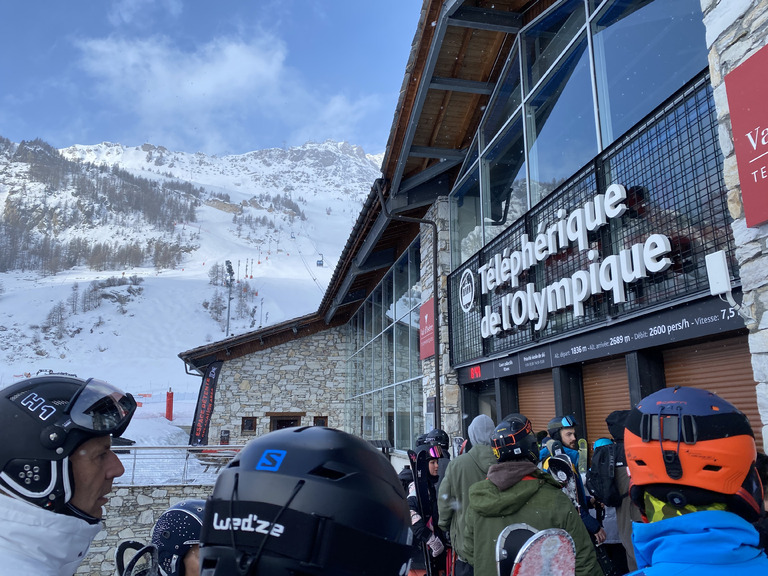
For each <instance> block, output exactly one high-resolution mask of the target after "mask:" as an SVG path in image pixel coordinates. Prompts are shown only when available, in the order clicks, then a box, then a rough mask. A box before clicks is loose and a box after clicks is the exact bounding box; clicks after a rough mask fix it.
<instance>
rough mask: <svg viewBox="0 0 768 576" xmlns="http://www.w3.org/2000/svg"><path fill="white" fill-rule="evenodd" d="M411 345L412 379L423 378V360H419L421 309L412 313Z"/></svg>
mask: <svg viewBox="0 0 768 576" xmlns="http://www.w3.org/2000/svg"><path fill="white" fill-rule="evenodd" d="M410 332H411V339H410V340H411V345H410V347H409V350H410V355H411V378H415V377H416V376H421V375H422V371H421V360H420V359H419V309H418V308H416V309H414V310H412V311H411V326H410Z"/></svg>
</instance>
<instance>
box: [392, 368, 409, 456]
mask: <svg viewBox="0 0 768 576" xmlns="http://www.w3.org/2000/svg"><path fill="white" fill-rule="evenodd" d="M394 446H395V448H397V449H398V450H408V449H410V448H411V384H410V383H409V382H405V383H403V384H398V385H397V386H395V442H394Z"/></svg>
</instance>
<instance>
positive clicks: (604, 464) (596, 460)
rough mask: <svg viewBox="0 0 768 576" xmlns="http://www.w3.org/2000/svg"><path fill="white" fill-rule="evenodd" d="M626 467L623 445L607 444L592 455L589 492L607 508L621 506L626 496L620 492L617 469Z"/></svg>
mask: <svg viewBox="0 0 768 576" xmlns="http://www.w3.org/2000/svg"><path fill="white" fill-rule="evenodd" d="M619 466H626V463H625V461H624V445H623V444H616V443H614V444H606V445H604V446H600V447H599V448H597V449H596V450H595V452H594V454H593V455H592V465H591V466H590V467H589V470H587V490H589V492H590V493H591V494H592V495H593V496H594V497H595V499H597V500H598V501H599V502H602V503H603V504H605V505H606V506H612V507H616V506H618V505H619V504H621V501H622V500H623V498H624V496H626V494H621V493H620V492H619V485H618V484H617V482H616V479H615V475H616V468H617V467H619Z"/></svg>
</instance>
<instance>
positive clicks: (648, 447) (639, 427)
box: [624, 387, 768, 576]
mask: <svg viewBox="0 0 768 576" xmlns="http://www.w3.org/2000/svg"><path fill="white" fill-rule="evenodd" d="M624 447H625V451H626V457H627V465H628V467H629V472H630V498H631V499H632V501H633V503H634V504H636V505H637V506H638V507H639V508H640V511H641V512H642V515H643V523H640V522H635V523H633V526H632V528H633V534H632V540H633V543H634V547H635V558H636V560H637V565H638V570H637V571H636V572H632V574H633V575H635V576H660V575H665V574H676V575H677V574H691V575H693V574H695V575H696V576H707V575H714V574H718V575H721V574H728V575H729V576H738V575H740V574H749V575H755V574H768V557H767V556H766V555H765V552H763V551H762V550H761V549H760V548H759V546H758V544H759V539H760V538H759V535H758V533H757V530H755V528H754V527H753V525H752V524H751V522H754V521H755V520H756V519H757V518H758V517H759V516H760V514H761V513H762V512H763V506H764V505H763V487H762V484H761V483H760V478H759V476H758V473H757V470H756V467H755V460H756V458H757V451H756V448H755V438H754V435H753V433H752V428H751V427H750V425H749V420H747V417H746V416H745V415H744V414H742V413H741V412H740V411H739V410H737V409H736V408H735V407H734V406H733V405H732V404H730V403H728V402H726V401H725V400H723V399H722V398H720V397H719V396H717V395H716V394H714V393H712V392H708V391H706V390H700V389H697V388H686V387H675V388H666V389H664V390H660V391H658V392H655V393H653V394H651V395H649V396H647V397H646V398H643V399H642V400H641V401H640V403H639V404H638V405H637V407H635V408H634V409H632V411H631V412H630V414H629V416H628V418H627V421H626V429H625V433H624Z"/></svg>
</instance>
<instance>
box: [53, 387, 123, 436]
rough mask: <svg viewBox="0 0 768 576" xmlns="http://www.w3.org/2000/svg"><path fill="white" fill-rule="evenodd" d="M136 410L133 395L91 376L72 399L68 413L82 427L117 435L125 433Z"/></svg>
mask: <svg viewBox="0 0 768 576" xmlns="http://www.w3.org/2000/svg"><path fill="white" fill-rule="evenodd" d="M135 411H136V400H134V398H133V396H132V395H131V394H129V393H125V392H123V391H122V390H120V389H119V388H117V387H115V386H113V385H112V384H109V383H107V382H104V381H102V380H96V379H94V378H90V379H89V380H87V381H86V383H85V386H83V387H82V388H80V390H78V391H77V392H76V393H75V395H74V396H73V397H72V399H71V400H70V401H69V407H68V408H67V411H66V413H67V416H69V419H70V420H71V422H72V423H73V424H74V425H75V426H76V427H77V428H80V429H81V430H88V431H91V432H96V433H98V434H99V435H103V436H106V435H112V436H115V437H117V436H120V435H121V434H122V433H123V432H125V429H126V428H127V427H128V424H129V423H130V421H131V417H132V416H133V413H134V412H135ZM66 427H67V426H65V428H66Z"/></svg>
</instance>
